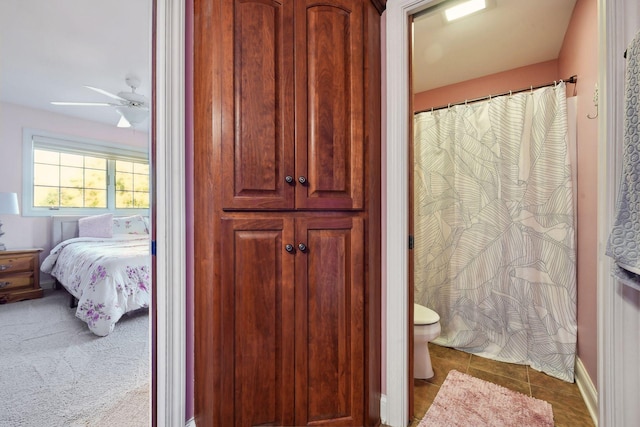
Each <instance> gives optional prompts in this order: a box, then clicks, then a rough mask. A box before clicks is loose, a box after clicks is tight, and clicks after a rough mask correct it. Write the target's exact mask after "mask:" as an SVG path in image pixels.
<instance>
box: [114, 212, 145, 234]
mask: <svg viewBox="0 0 640 427" xmlns="http://www.w3.org/2000/svg"><path fill="white" fill-rule="evenodd" d="M113 234H149V231H148V230H147V225H146V224H145V222H144V219H142V216H141V215H132V216H125V217H121V218H113Z"/></svg>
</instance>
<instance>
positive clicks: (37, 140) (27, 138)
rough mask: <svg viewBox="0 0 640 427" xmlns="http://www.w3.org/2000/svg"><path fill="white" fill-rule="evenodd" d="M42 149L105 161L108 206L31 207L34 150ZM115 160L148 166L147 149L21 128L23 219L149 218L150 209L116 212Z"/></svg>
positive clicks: (119, 210)
mask: <svg viewBox="0 0 640 427" xmlns="http://www.w3.org/2000/svg"><path fill="white" fill-rule="evenodd" d="M35 148H43V149H51V150H56V151H65V152H69V153H77V154H82V155H97V156H100V157H106V158H107V170H108V177H107V207H106V208H87V207H83V208H68V207H58V208H54V209H52V208H48V207H34V206H33V197H34V196H33V193H34V192H33V188H34V149H35ZM114 160H123V161H134V162H141V161H144V162H147V163H149V166H151V165H150V159H149V150H148V149H145V148H141V147H136V146H127V145H124V144H118V143H114V142H108V141H100V140H96V139H91V138H84V137H78V136H70V135H63V134H57V133H53V132H47V131H43V130H38V129H30V128H24V129H23V132H22V171H23V176H22V216H36V217H37V216H40V217H41V216H53V215H99V214H102V213H113V214H116V215H120V216H126V215H136V214H139V215H143V216H147V215H149V212H150V208H142V209H140V208H128V209H122V208H121V209H117V208H116V207H115V203H116V199H115V197H116V189H115V185H114V184H113V183H114V181H115V174H114V172H115V171H114V170H112V169H114V168H113V167H112V166H111V164H112V163H113V164H115V162H114ZM151 184H152V182H151V175H149V203H150V204H151V194H152V189H151Z"/></svg>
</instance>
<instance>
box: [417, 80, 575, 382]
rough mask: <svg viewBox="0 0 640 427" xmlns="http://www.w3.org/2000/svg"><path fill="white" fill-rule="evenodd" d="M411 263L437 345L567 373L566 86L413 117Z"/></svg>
mask: <svg viewBox="0 0 640 427" xmlns="http://www.w3.org/2000/svg"><path fill="white" fill-rule="evenodd" d="M414 124H415V141H414V144H415V147H414V148H415V149H414V162H415V163H414V172H415V173H414V191H415V194H414V209H415V210H414V234H415V247H414V271H415V281H414V282H415V295H414V300H415V302H416V303H418V304H422V305H424V306H426V307H429V308H432V309H434V310H435V311H436V312H438V314H439V315H440V318H441V325H442V333H441V335H440V337H439V338H438V339H437V340H436V341H435V342H436V343H437V344H441V345H445V346H449V347H454V348H458V349H461V350H465V351H467V352H470V353H474V354H477V355H480V356H484V357H488V358H491V359H495V360H500V361H504V362H511V363H518V364H526V365H529V366H531V367H532V368H534V369H536V370H538V371H543V372H546V373H548V374H550V375H553V376H555V377H557V378H561V379H563V380H566V381H571V382H572V381H573V380H574V362H575V350H576V332H577V325H576V269H575V229H574V214H573V199H572V184H571V165H570V163H569V152H568V136H567V107H566V98H565V85H564V83H560V84H558V85H557V86H555V87H554V86H551V87H545V88H542V89H537V90H533V91H527V92H521V93H518V94H514V95H508V96H502V97H496V98H493V99H490V100H489V101H484V102H478V103H473V104H469V105H459V106H454V107H450V108H448V109H443V110H438V111H435V112H426V113H420V114H417V115H416V116H415V118H414Z"/></svg>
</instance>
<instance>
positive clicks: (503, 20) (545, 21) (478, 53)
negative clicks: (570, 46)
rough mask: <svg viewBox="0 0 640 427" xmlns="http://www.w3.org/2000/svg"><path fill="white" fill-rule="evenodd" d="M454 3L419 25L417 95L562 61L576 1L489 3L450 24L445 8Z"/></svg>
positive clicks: (493, 0) (503, 0)
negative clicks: (560, 59)
mask: <svg viewBox="0 0 640 427" xmlns="http://www.w3.org/2000/svg"><path fill="white" fill-rule="evenodd" d="M454 3H457V1H454V0H451V1H446V2H444V3H443V4H440V5H438V6H436V7H435V8H432V9H431V10H430V11H431V12H430V13H429V11H425V12H423V13H421V14H420V16H418V17H416V18H415V19H414V53H413V89H414V92H415V93H418V92H423V91H425V90H429V89H434V88H438V87H442V86H447V85H450V84H454V83H459V82H463V81H466V80H470V79H474V78H478V77H482V76H487V75H490V74H494V73H498V72H501V71H507V70H511V69H514V68H518V67H523V66H525V65H530V64H536V63H538V62H544V61H549V60H552V59H557V58H558V54H559V53H560V48H561V47H562V42H563V40H564V35H565V32H566V30H567V26H568V25H569V20H570V19H571V14H572V12H573V8H574V5H575V3H576V0H490V1H488V2H487V3H489V7H488V8H487V9H485V10H484V11H481V12H478V13H476V14H474V15H470V16H467V17H464V18H460V19H459V20H456V21H452V22H450V23H445V20H444V18H443V16H442V11H443V9H444V7H443V6H445V5H446V6H449V5H451V4H454ZM434 9H435V10H434Z"/></svg>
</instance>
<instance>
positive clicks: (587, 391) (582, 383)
mask: <svg viewBox="0 0 640 427" xmlns="http://www.w3.org/2000/svg"><path fill="white" fill-rule="evenodd" d="M576 384H577V385H578V389H579V390H580V394H582V399H583V400H584V403H585V404H586V405H587V409H588V410H589V414H590V415H591V419H592V420H593V423H594V424H595V426H596V427H598V390H596V388H595V387H594V385H593V381H591V377H590V376H589V373H588V372H587V370H586V369H585V368H584V365H583V364H582V361H581V360H580V358H579V357H576Z"/></svg>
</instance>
